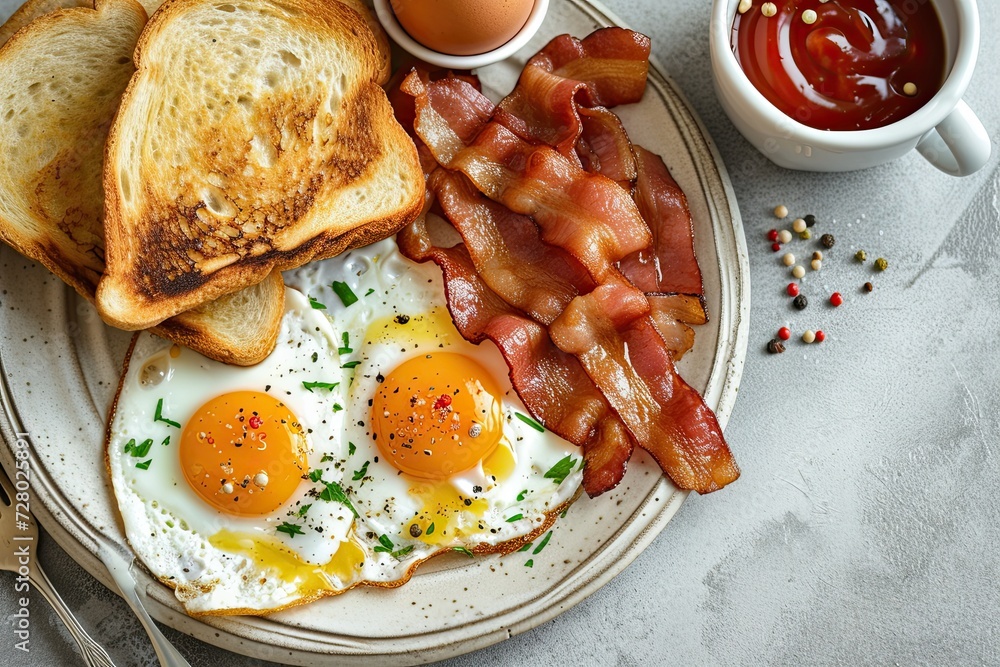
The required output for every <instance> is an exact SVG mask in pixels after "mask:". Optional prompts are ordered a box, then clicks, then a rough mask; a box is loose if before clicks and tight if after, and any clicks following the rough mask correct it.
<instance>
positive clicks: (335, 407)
mask: <svg viewBox="0 0 1000 667" xmlns="http://www.w3.org/2000/svg"><path fill="white" fill-rule="evenodd" d="M343 409H344V406H343V405H341V404H340V403H334V404H333V411H334V412H340V411H341V410H343Z"/></svg>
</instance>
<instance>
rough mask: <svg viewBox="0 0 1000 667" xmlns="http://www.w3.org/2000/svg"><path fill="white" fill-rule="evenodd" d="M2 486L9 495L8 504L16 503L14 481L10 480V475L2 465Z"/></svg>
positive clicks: (0, 475) (0, 477)
mask: <svg viewBox="0 0 1000 667" xmlns="http://www.w3.org/2000/svg"><path fill="white" fill-rule="evenodd" d="M0 488H2V489H3V493H4V495H5V496H7V504H8V505H13V504H14V496H15V495H16V492H15V491H14V483H13V482H11V481H10V477H9V476H8V475H7V471H6V470H4V469H3V466H0Z"/></svg>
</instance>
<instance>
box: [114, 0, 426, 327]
mask: <svg viewBox="0 0 1000 667" xmlns="http://www.w3.org/2000/svg"><path fill="white" fill-rule="evenodd" d="M135 61H136V66H137V68H138V69H137V71H136V74H135V76H134V77H133V78H132V81H131V82H130V84H129V87H128V89H127V90H126V92H125V95H124V96H123V98H122V106H121V109H120V111H119V113H118V116H117V117H116V119H115V122H114V124H113V126H112V128H111V133H110V135H109V138H108V147H107V156H106V163H105V172H104V184H105V192H106V203H105V210H106V216H107V219H106V221H105V233H106V237H107V270H106V273H105V275H104V277H103V279H102V280H101V284H100V286H99V288H98V292H97V300H98V308H99V309H100V311H101V314H102V316H103V317H104V318H105V320H106V321H108V322H109V323H112V324H114V325H116V326H119V327H121V328H124V329H141V328H145V327H148V326H150V325H153V324H156V323H158V322H160V321H162V320H164V319H165V318H167V317H170V316H172V315H175V314H177V313H179V312H183V311H185V310H188V309H190V308H194V307H197V306H198V305H200V304H202V303H205V302H207V301H210V300H212V299H215V298H218V297H219V296H222V295H224V294H228V293H231V292H233V291H236V290H238V289H240V288H242V287H245V286H247V285H252V284H254V283H256V282H259V281H260V280H262V279H263V277H264V276H266V275H267V274H268V273H270V272H271V271H272V270H275V269H278V270H284V269H290V268H294V267H297V266H300V265H302V264H304V263H306V262H308V261H310V260H313V259H320V258H324V257H330V256H333V255H336V254H339V253H340V252H342V251H343V250H346V249H348V248H350V247H354V246H356V245H361V244H365V243H370V242H373V241H374V240H377V239H380V238H384V237H386V236H389V235H391V234H393V233H395V232H396V231H397V230H398V229H399V228H400V227H401V226H403V225H404V224H406V223H408V222H409V221H411V220H412V219H413V218H415V217H416V216H417V215H418V214H419V212H420V209H421V206H422V202H423V194H424V179H423V174H422V172H421V170H420V164H419V162H418V160H417V152H416V148H415V146H414V145H413V141H412V140H411V139H410V138H409V136H408V135H407V134H406V132H405V131H404V130H403V129H402V127H400V126H399V124H398V123H397V122H396V120H395V118H394V116H393V112H392V108H391V107H390V105H389V102H388V100H387V98H386V96H385V92H384V91H383V90H382V88H381V87H380V86H379V85H378V81H379V80H380V79H381V77H382V70H383V67H384V60H383V53H382V51H381V50H380V49H379V46H378V42H377V40H376V39H375V37H374V36H373V35H372V32H371V30H370V29H369V28H368V25H367V23H366V21H365V19H364V18H362V16H361V15H360V14H359V13H358V12H357V11H355V10H354V9H352V8H351V7H349V6H347V5H345V4H342V3H340V2H330V1H328V0H218V1H214V2H213V1H209V0H167V2H166V3H164V5H163V6H162V7H160V9H159V10H158V11H157V12H156V14H154V16H153V18H152V19H151V20H150V22H149V24H148V25H147V27H146V29H145V30H144V31H143V33H142V36H141V37H140V40H139V44H138V46H137V48H136V53H135Z"/></svg>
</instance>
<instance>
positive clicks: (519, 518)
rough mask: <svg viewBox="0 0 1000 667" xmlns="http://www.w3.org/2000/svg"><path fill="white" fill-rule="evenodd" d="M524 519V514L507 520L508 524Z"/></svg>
mask: <svg viewBox="0 0 1000 667" xmlns="http://www.w3.org/2000/svg"><path fill="white" fill-rule="evenodd" d="M523 518H524V515H523V514H515V515H514V516H512V517H510V518H509V519H507V523H514V522H515V521H520V520H521V519H523Z"/></svg>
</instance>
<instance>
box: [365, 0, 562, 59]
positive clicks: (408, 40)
mask: <svg viewBox="0 0 1000 667" xmlns="http://www.w3.org/2000/svg"><path fill="white" fill-rule="evenodd" d="M548 9H549V0H535V4H534V5H533V6H532V8H531V13H530V14H528V20H527V21H525V23H524V26H523V27H522V28H521V29H520V30H519V31H518V32H517V34H515V35H514V36H513V37H511V38H510V41H508V42H506V43H504V44H503V45H502V46H499V47H497V48H495V49H493V50H492V51H487V52H485V53H477V54H475V55H471V56H454V55H451V54H448V53H441V52H440V51H434V50H433V49H428V48H427V47H426V46H424V45H423V44H421V43H420V42H418V41H416V40H415V39H413V38H412V37H410V35H409V33H407V32H406V30H404V29H403V26H401V25H400V24H399V21H397V20H396V15H395V14H394V13H393V11H392V2H391V0H375V14H376V15H377V16H378V20H379V23H381V24H382V27H383V28H385V31H386V32H387V33H389V37H391V38H392V41H394V42H396V43H397V44H399V46H400V47H402V48H403V49H404V50H405V51H406V52H407V53H409V54H410V55H412V56H414V57H416V58H419V59H420V60H423V61H424V62H428V63H430V64H431V65H437V66H438V67H447V68H449V69H475V68H477V67H485V66H487V65H492V64H493V63H497V62H500V61H501V60H505V59H506V58H509V57H510V56H512V55H514V53H516V52H517V51H518V50H519V49H520V48H521V47H522V46H524V45H525V44H527V43H528V40H530V39H531V38H532V37H534V36H535V33H536V32H538V28H540V27H541V25H542V21H543V20H545V13H546V12H547V11H548Z"/></svg>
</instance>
